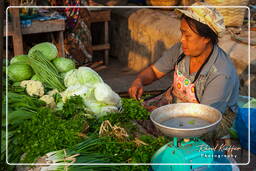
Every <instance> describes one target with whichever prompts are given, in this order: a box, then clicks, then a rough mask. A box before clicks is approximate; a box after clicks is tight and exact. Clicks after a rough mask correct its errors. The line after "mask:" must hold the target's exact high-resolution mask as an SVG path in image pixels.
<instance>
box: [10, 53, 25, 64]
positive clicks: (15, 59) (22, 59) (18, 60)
mask: <svg viewBox="0 0 256 171" xmlns="http://www.w3.org/2000/svg"><path fill="white" fill-rule="evenodd" d="M14 63H19V64H28V55H18V56H14V57H13V58H12V59H11V61H10V64H14Z"/></svg>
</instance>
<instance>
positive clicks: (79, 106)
mask: <svg viewBox="0 0 256 171" xmlns="http://www.w3.org/2000/svg"><path fill="white" fill-rule="evenodd" d="M56 96H57V95H56ZM57 98H58V97H57ZM84 112H85V106H84V102H83V98H82V97H80V96H71V97H70V99H68V100H67V101H66V103H64V105H63V109H62V110H61V111H56V115H58V116H60V117H62V118H64V119H68V118H71V117H73V116H74V115H77V114H79V113H84Z"/></svg>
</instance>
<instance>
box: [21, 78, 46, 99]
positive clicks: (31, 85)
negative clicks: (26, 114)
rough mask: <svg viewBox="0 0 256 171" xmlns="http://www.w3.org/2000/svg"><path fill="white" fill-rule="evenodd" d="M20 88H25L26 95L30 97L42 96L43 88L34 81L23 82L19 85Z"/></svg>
mask: <svg viewBox="0 0 256 171" xmlns="http://www.w3.org/2000/svg"><path fill="white" fill-rule="evenodd" d="M20 86H21V87H25V88H26V91H27V93H28V95H30V96H33V95H35V96H39V97H41V96H43V95H44V86H43V84H42V83H41V82H40V81H35V80H25V81H22V82H21V83H20Z"/></svg>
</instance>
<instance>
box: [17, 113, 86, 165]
mask: <svg viewBox="0 0 256 171" xmlns="http://www.w3.org/2000/svg"><path fill="white" fill-rule="evenodd" d="M83 123H84V121H83V119H82V118H80V117H79V116H78V117H74V118H70V119H69V120H64V119H60V118H58V117H56V116H55V115H54V113H53V112H52V111H51V110H50V109H49V108H39V110H38V112H37V113H36V114H34V115H33V116H32V118H31V119H30V120H26V121H24V122H23V123H21V124H20V126H19V129H18V130H19V131H17V133H16V135H15V137H16V139H17V145H18V146H19V147H21V150H22V151H23V153H25V154H26V155H25V157H24V159H22V162H28V163H30V162H34V160H35V159H36V158H37V157H40V156H42V155H44V154H45V153H47V152H50V151H55V150H60V149H63V148H68V147H71V146H73V145H75V144H77V143H78V142H80V141H81V137H79V136H78V133H79V132H80V131H82V128H83Z"/></svg>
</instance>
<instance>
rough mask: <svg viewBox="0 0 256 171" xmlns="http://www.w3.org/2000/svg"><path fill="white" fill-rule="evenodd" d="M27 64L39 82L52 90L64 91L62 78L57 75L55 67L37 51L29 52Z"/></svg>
mask: <svg viewBox="0 0 256 171" xmlns="http://www.w3.org/2000/svg"><path fill="white" fill-rule="evenodd" d="M29 64H30V66H31V67H32V68H33V70H34V71H35V73H36V75H37V76H38V78H39V80H40V81H42V82H43V83H44V84H46V85H47V86H49V87H51V88H52V89H58V90H59V91H62V90H64V89H65V86H64V85H63V80H62V77H61V76H60V75H59V73H58V70H57V69H56V67H55V66H54V65H53V64H52V63H51V62H50V61H49V60H48V59H46V58H45V57H44V55H43V54H42V53H41V52H40V51H37V50H34V51H33V52H31V54H30V56H29Z"/></svg>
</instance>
